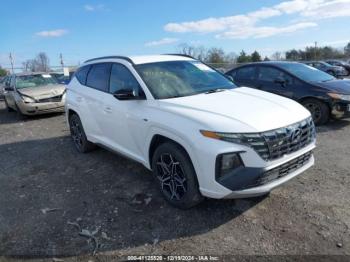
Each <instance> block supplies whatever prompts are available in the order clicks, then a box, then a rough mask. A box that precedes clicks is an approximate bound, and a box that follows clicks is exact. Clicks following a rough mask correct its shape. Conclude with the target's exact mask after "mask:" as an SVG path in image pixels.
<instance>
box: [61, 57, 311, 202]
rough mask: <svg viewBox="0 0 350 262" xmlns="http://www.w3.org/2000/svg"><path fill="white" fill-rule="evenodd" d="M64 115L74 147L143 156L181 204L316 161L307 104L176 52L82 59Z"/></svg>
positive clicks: (266, 185) (272, 183) (246, 187)
mask: <svg viewBox="0 0 350 262" xmlns="http://www.w3.org/2000/svg"><path fill="white" fill-rule="evenodd" d="M66 118H67V123H68V126H69V128H70V131H71V136H72V141H73V143H74V145H75V147H76V149H77V150H78V151H79V152H81V153H85V152H88V151H90V150H92V149H93V148H94V147H95V145H101V146H103V147H106V148H108V149H110V150H111V151H115V152H118V153H121V154H123V155H124V156H126V157H128V158H131V159H133V160H135V161H137V162H140V163H142V164H143V165H144V166H145V167H146V168H148V169H150V170H152V171H153V175H154V178H155V183H156V184H157V185H158V187H159V189H160V191H161V192H162V194H163V196H164V197H165V199H166V200H167V201H168V202H169V203H171V204H172V205H174V206H176V207H180V208H189V207H191V206H193V205H195V204H198V203H199V202H201V201H202V200H203V198H204V197H211V198H218V199H222V198H246V197H253V196H259V195H264V194H268V193H269V192H270V191H271V190H272V189H274V188H276V187H278V186H280V185H282V184H283V183H285V182H287V181H288V180H290V179H292V178H293V177H296V176H297V175H299V174H301V173H302V172H304V171H306V170H307V169H308V168H309V167H311V166H312V165H313V164H314V158H313V153H312V151H313V149H314V148H315V126H314V124H313V121H312V118H311V115H310V112H309V111H308V110H306V109H305V108H304V107H303V106H301V105H300V104H299V103H296V102H295V101H293V100H290V99H288V98H284V97H282V96H278V95H274V94H271V93H267V92H263V91H260V90H256V89H252V88H248V87H236V86H235V85H234V83H233V82H232V81H230V80H229V79H228V78H227V77H225V76H224V75H223V74H221V73H219V72H218V71H216V70H215V69H213V68H211V67H209V66H207V65H206V64H204V63H202V62H200V61H198V60H196V59H194V58H191V57H188V56H183V55H155V56H135V57H121V56H112V57H101V58H96V59H91V60H88V61H86V62H85V63H84V64H83V65H81V66H80V67H79V68H78V69H77V71H76V73H75V75H74V77H73V78H72V80H71V81H70V83H69V85H68V87H67V99H66ZM116 179H118V178H117V176H116Z"/></svg>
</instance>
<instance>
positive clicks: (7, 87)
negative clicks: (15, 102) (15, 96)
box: [4, 86, 14, 91]
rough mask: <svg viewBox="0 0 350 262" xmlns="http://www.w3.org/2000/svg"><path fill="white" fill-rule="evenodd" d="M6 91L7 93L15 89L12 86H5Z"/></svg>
mask: <svg viewBox="0 0 350 262" xmlns="http://www.w3.org/2000/svg"><path fill="white" fill-rule="evenodd" d="M4 90H5V91H14V88H13V87H11V86H5V88H4Z"/></svg>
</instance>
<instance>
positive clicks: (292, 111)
mask: <svg viewBox="0 0 350 262" xmlns="http://www.w3.org/2000/svg"><path fill="white" fill-rule="evenodd" d="M159 106H160V107H162V109H163V110H166V111H170V112H172V113H176V114H181V115H183V116H185V117H187V118H191V119H192V120H194V121H196V122H198V123H200V125H201V126H203V128H207V129H208V130H210V131H217V132H233V133H234V132H237V133H242V132H264V131H268V130H273V129H277V128H280V127H285V126H288V125H291V124H294V123H296V122H299V121H302V120H304V119H306V118H308V117H309V116H310V113H309V111H307V110H306V109H305V108H304V107H303V106H301V105H300V104H298V103H297V102H295V101H293V100H290V99H287V98H284V97H281V96H278V95H274V94H271V93H267V92H263V91H259V90H255V89H252V88H247V87H241V88H235V89H232V90H226V91H223V92H217V93H211V94H199V95H194V96H187V97H180V98H172V99H165V100H159Z"/></svg>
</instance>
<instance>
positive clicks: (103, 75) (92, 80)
mask: <svg viewBox="0 0 350 262" xmlns="http://www.w3.org/2000/svg"><path fill="white" fill-rule="evenodd" d="M110 73H111V63H101V64H94V65H92V66H91V69H90V71H89V74H88V76H87V80H86V85H87V86H89V87H92V88H95V89H97V90H101V91H104V92H108V83H109V76H110Z"/></svg>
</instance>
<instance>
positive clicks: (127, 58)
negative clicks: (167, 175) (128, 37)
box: [84, 56, 134, 64]
mask: <svg viewBox="0 0 350 262" xmlns="http://www.w3.org/2000/svg"><path fill="white" fill-rule="evenodd" d="M101 59H123V60H126V61H128V62H129V63H130V64H134V62H133V61H132V60H131V59H130V58H129V57H127V56H101V57H96V58H92V59H89V60H86V61H85V62H84V63H88V62H92V61H96V60H101Z"/></svg>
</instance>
